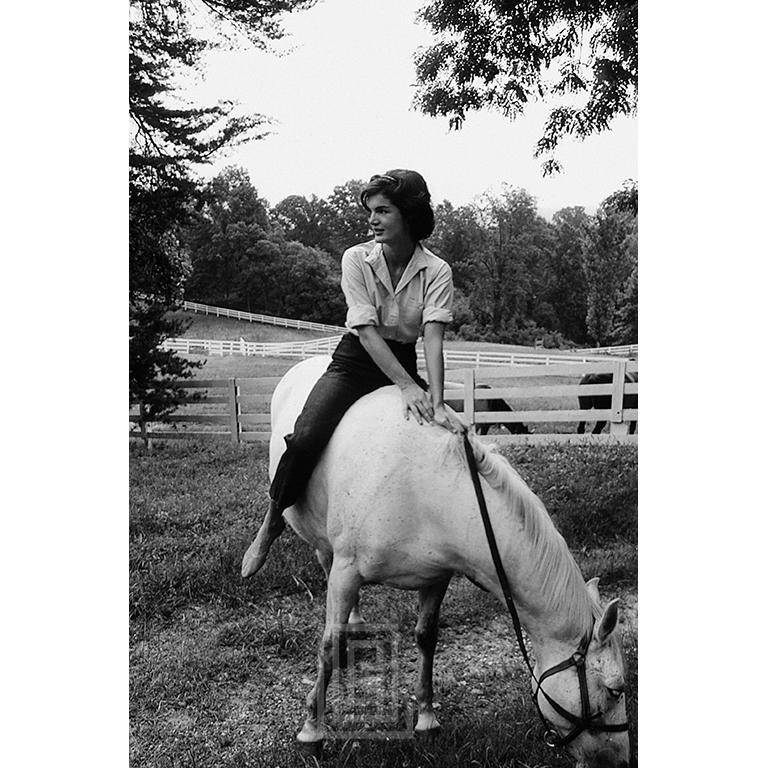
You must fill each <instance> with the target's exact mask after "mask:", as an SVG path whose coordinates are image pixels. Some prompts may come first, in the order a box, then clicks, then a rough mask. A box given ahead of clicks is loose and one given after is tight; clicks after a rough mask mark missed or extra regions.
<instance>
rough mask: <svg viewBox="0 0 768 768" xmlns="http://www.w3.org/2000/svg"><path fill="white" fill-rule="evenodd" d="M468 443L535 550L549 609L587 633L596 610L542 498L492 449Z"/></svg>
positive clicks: (536, 567) (535, 569) (482, 471)
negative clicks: (519, 522)
mask: <svg viewBox="0 0 768 768" xmlns="http://www.w3.org/2000/svg"><path fill="white" fill-rule="evenodd" d="M470 442H471V445H472V448H473V451H474V454H475V460H476V462H477V469H478V471H479V472H480V474H481V475H482V476H483V477H484V478H485V479H486V480H487V481H488V483H489V485H491V487H493V488H495V489H496V490H497V491H499V492H500V493H501V494H503V495H504V496H505V497H506V500H507V505H506V507H507V509H508V510H509V511H510V513H511V514H512V515H514V516H516V517H517V518H519V519H520V520H521V521H522V523H523V533H524V534H525V535H526V536H528V539H529V542H530V545H531V547H532V548H533V550H534V553H533V558H532V560H533V562H534V576H535V577H536V578H537V579H538V580H539V582H540V584H541V589H542V594H543V596H544V600H545V601H546V603H547V606H548V608H549V609H550V610H552V611H554V612H556V613H558V614H559V615H561V616H563V617H564V618H566V619H567V620H568V621H569V622H572V623H573V624H575V625H576V627H577V628H578V631H579V632H580V633H581V634H584V633H586V632H588V631H589V629H590V627H591V626H592V622H593V618H594V616H595V615H597V613H598V611H599V607H598V606H596V605H595V604H594V603H593V601H592V599H591V598H590V596H589V593H588V592H587V590H586V587H585V584H584V578H583V576H582V575H581V571H580V570H579V567H578V565H576V561H575V560H574V559H573V555H571V553H570V551H569V550H568V545H567V544H566V543H565V540H564V539H563V537H562V536H561V535H560V533H559V532H558V530H557V529H556V528H555V525H554V523H553V522H552V519H551V518H550V516H549V513H548V512H547V510H546V508H545V507H544V504H543V503H542V501H541V499H539V497H538V496H536V494H535V493H534V492H533V491H532V490H531V489H530V488H529V487H528V486H527V485H526V483H525V481H524V480H523V479H522V478H521V477H520V475H519V474H518V473H517V472H516V471H515V470H514V469H513V467H512V465H511V464H510V463H509V462H508V461H507V459H506V458H504V456H502V455H501V454H499V453H496V449H495V447H494V446H490V445H486V444H483V443H481V442H480V441H479V440H472V439H470Z"/></svg>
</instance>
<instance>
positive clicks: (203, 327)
mask: <svg viewBox="0 0 768 768" xmlns="http://www.w3.org/2000/svg"><path fill="white" fill-rule="evenodd" d="M173 317H179V318H182V319H184V320H187V321H189V322H190V326H189V328H188V329H187V330H186V331H185V332H184V333H183V334H182V337H184V338H188V339H217V340H224V341H230V340H231V341H237V340H239V339H240V338H241V337H242V338H243V339H245V340H246V341H252V342H259V343H269V342H280V341H310V340H311V339H321V338H326V337H328V336H331V335H333V334H330V333H325V332H323V331H300V330H297V329H295V328H281V327H280V326H275V325H262V324H261V323H249V322H246V321H244V320H235V319H234V318H229V317H216V316H215V315H202V314H198V313H196V312H174V313H173ZM445 346H446V349H457V350H466V351H471V352H476V351H484V352H534V351H537V352H541V351H542V350H534V348H533V347H526V346H523V345H520V344H492V343H490V342H487V341H463V340H461V341H459V340H451V341H446V342H445ZM545 351H546V352H547V353H549V354H569V350H557V349H554V350H545ZM571 354H572V353H571Z"/></svg>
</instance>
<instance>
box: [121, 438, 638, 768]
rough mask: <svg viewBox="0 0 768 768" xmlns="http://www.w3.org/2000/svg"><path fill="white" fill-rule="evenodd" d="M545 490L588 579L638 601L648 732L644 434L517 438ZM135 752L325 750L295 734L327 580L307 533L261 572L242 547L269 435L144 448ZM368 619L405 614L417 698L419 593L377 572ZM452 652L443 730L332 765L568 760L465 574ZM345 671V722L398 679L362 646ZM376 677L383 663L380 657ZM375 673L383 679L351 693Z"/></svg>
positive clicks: (336, 695) (333, 745)
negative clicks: (251, 571) (542, 441)
mask: <svg viewBox="0 0 768 768" xmlns="http://www.w3.org/2000/svg"><path fill="white" fill-rule="evenodd" d="M504 453H505V454H506V455H507V456H508V457H510V458H511V460H512V461H513V464H514V465H515V466H516V468H517V469H518V471H519V472H520V473H521V475H522V476H523V477H524V478H525V479H526V481H527V482H528V483H529V484H530V485H531V487H532V488H533V489H534V490H535V491H536V492H537V493H539V495H541V497H542V499H543V500H544V502H545V503H546V505H547V507H548V509H549V510H550V513H551V514H552V515H553V518H554V519H555V521H556V523H557V524H558V526H559V527H560V528H561V530H562V531H563V533H564V535H565V536H566V538H567V539H568V541H569V543H570V544H571V548H572V551H573V552H574V555H575V557H576V558H577V560H578V562H579V564H580V567H581V568H582V571H583V573H584V575H585V577H586V578H590V577H591V576H595V575H599V576H601V577H602V580H601V592H602V593H603V597H604V599H607V598H609V597H613V596H619V597H621V599H622V605H623V611H624V612H623V618H622V633H623V634H622V636H623V642H624V648H625V651H626V656H627V662H628V669H629V679H628V684H629V690H630V696H629V709H630V722H631V725H632V731H631V733H632V737H633V738H634V734H635V723H636V699H635V696H634V693H633V692H634V691H636V670H637V627H636V615H637V614H636V594H637V582H636V567H637V560H636V558H637V550H636V516H637V508H636V480H637V475H636V460H637V452H636V449H635V448H634V447H632V446H594V447H592V446H590V447H589V448H586V447H581V448H574V447H570V448H569V447H555V446H546V447H527V448H514V449H509V450H505V451H504ZM130 487H131V495H130V506H131V520H130V540H131V547H130V561H131V581H130V610H131V637H130V654H131V655H130V663H131V692H130V711H131V741H130V744H131V747H130V753H131V765H132V766H134V768H139V766H141V767H142V768H144V767H145V766H146V768H150V766H151V767H152V768H176V767H177V766H179V767H181V766H185V767H187V766H189V767H190V768H192V767H194V768H230V767H232V768H234V767H235V766H238V767H239V766H242V767H244V766H259V767H260V766H264V767H265V768H266V767H267V766H269V768H275V767H277V766H280V767H281V768H286V766H316V765H317V763H316V761H315V760H314V759H313V758H310V757H307V756H305V755H303V754H301V753H299V752H298V751H297V750H296V748H295V746H294V734H295V732H296V731H297V730H298V728H299V727H300V725H301V722H302V720H303V714H304V713H303V699H304V696H305V695H306V693H307V691H308V690H309V688H310V682H309V677H311V676H312V674H313V671H314V664H315V651H316V645H317V641H318V639H319V633H320V630H321V627H322V624H323V617H324V596H325V587H324V578H323V576H322V571H321V569H320V567H319V565H318V564H317V563H316V562H315V560H314V558H313V556H312V553H311V552H310V551H309V550H308V548H307V547H306V545H304V544H303V542H301V541H300V540H299V539H298V538H297V537H296V536H295V535H294V534H293V533H292V532H287V533H286V534H284V535H283V537H282V538H281V539H280V540H279V542H278V543H277V544H276V545H275V546H274V547H273V549H272V552H271V553H270V558H269V559H268V561H267V564H266V566H265V567H264V568H263V570H262V571H261V572H260V573H259V574H258V575H257V576H256V577H255V578H254V579H252V580H250V581H247V582H243V581H242V580H241V579H240V576H239V565H240V558H241V556H242V553H243V551H244V549H245V548H246V547H247V546H248V544H249V543H250V541H251V539H252V537H253V535H254V534H255V531H256V529H257V527H258V524H259V521H260V519H261V517H262V515H263V513H264V510H265V508H266V503H267V487H268V479H267V454H266V450H265V449H264V448H263V447H257V446H249V447H240V448H238V447H235V446H229V445H220V444H203V443H192V442H190V443H187V444H174V443H168V444H162V443H160V444H158V445H156V446H155V449H154V452H153V453H152V454H151V455H150V454H148V453H146V452H145V451H144V450H143V449H142V448H141V447H140V446H132V447H131V450H130ZM362 606H363V613H364V615H365V617H366V619H367V620H368V621H369V622H375V623H381V624H386V625H387V626H389V627H392V628H394V632H396V634H397V637H398V638H399V642H400V653H399V654H398V656H397V657H396V669H397V671H398V672H399V673H401V677H400V678H398V688H397V692H398V701H399V702H400V705H402V707H403V708H404V710H407V707H408V705H409V704H410V702H411V696H412V694H413V691H414V686H415V669H416V663H417V659H418V654H417V651H416V647H415V643H414V641H413V639H412V632H413V626H414V623H415V618H416V614H415V596H414V595H413V594H411V593H407V592H400V591H397V590H390V589H385V588H381V587H367V588H365V589H364V590H363V596H362ZM440 626H441V630H440V640H439V643H438V650H437V655H436V662H435V700H436V702H437V703H438V704H439V706H440V708H439V710H438V717H439V718H440V720H441V722H442V725H443V728H442V731H441V734H440V736H439V738H438V739H437V741H435V742H434V743H431V744H426V743H421V742H418V741H411V740H408V741H389V742H387V741H383V740H368V739H358V740H343V739H342V740H334V741H329V742H328V743H327V745H326V750H325V756H324V759H323V760H322V762H321V763H320V764H322V765H324V766H339V768H341V767H344V768H346V767H347V766H398V768H410V767H411V766H413V767H414V768H416V766H424V767H426V766H434V767H435V768H438V767H442V766H445V767H446V768H459V767H460V766H461V767H463V766H491V767H492V768H493V767H495V766H515V767H516V768H526V767H528V768H534V766H535V767H536V768H545V766H549V767H550V768H565V766H568V765H571V764H572V763H571V761H570V759H569V758H567V757H565V756H564V755H562V754H560V753H553V752H551V751H550V750H549V749H548V748H546V747H545V746H544V745H543V742H542V741H541V727H540V725H539V722H538V719H537V717H536V714H535V712H534V709H533V707H532V704H531V703H530V698H529V696H528V694H527V675H526V674H525V673H524V671H523V670H524V666H523V663H522V660H521V658H520V654H519V651H518V650H517V649H516V647H515V642H514V639H513V634H512V631H511V622H510V620H509V619H508V617H507V616H506V614H505V610H504V608H503V607H502V606H501V605H499V604H497V603H496V602H495V600H494V599H493V598H491V597H490V596H489V595H487V594H485V593H483V592H481V591H479V590H477V589H476V588H475V587H474V586H472V585H471V584H470V583H469V582H467V581H466V580H463V579H455V580H454V582H453V583H452V585H451V587H450V588H449V591H448V595H447V596H446V599H445V602H444V605H443V610H442V613H441V621H440ZM358 670H359V674H358V675H357V677H356V678H354V680H352V681H351V678H350V673H345V674H344V675H342V676H341V678H340V683H333V684H332V686H331V691H330V694H329V700H330V702H331V706H332V707H333V711H332V712H331V715H330V719H331V723H332V724H334V723H335V724H337V725H338V724H340V723H342V722H343V720H344V717H345V715H355V712H354V711H352V710H351V709H350V706H351V704H350V701H355V702H357V703H360V702H361V701H362V702H365V701H368V700H369V699H370V697H374V694H375V689H376V686H377V685H378V684H380V683H381V680H380V679H378V678H377V677H376V675H375V670H373V671H371V669H370V665H369V664H368V665H367V663H366V662H365V660H364V661H363V663H362V664H361V665H360V667H358ZM369 671H370V672H371V674H370V676H368V677H367V676H366V674H367V672H369ZM358 685H359V686H362V688H363V689H366V690H368V689H370V692H369V693H368V694H367V695H360V696H351V695H350V693H351V692H355V691H359V690H360V688H358V687H355V686H358Z"/></svg>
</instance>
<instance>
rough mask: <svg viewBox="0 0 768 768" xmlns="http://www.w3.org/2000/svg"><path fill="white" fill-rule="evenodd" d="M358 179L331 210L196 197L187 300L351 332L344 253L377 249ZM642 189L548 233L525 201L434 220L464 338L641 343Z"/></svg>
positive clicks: (188, 244) (506, 199)
mask: <svg viewBox="0 0 768 768" xmlns="http://www.w3.org/2000/svg"><path fill="white" fill-rule="evenodd" d="M362 186H363V182H362V181H361V180H350V181H347V182H345V183H344V184H341V185H339V186H337V187H336V188H335V189H334V190H333V192H332V193H331V194H330V195H329V196H328V197H326V198H318V197H316V196H314V195H312V196H311V197H309V198H306V197H303V196H300V195H291V196H289V197H287V198H285V199H284V200H281V201H280V202H279V203H277V204H276V205H275V206H274V207H270V206H269V204H268V203H267V201H266V200H263V199H262V198H259V196H258V193H257V191H256V189H255V188H254V186H253V184H252V183H251V180H250V178H249V177H248V174H247V172H246V171H245V170H243V169H240V168H234V167H233V168H227V169H225V170H224V171H222V172H221V173H220V174H219V175H218V176H217V177H216V178H215V179H213V180H212V181H210V182H209V183H208V184H206V185H205V186H204V187H203V188H202V190H201V191H200V193H199V195H198V198H197V201H196V204H195V207H194V212H193V214H192V216H191V219H190V223H188V224H187V225H186V226H185V227H184V229H183V230H182V242H183V245H184V250H185V251H186V253H187V254H188V258H189V264H188V270H189V274H188V276H187V279H186V290H185V293H186V296H187V298H189V299H192V300H195V301H201V302H204V303H209V304H215V305H220V306H226V307H231V308H235V309H243V310H246V311H249V312H258V313H263V314H272V315H280V316H285V317H293V318H296V319H302V320H312V321H316V322H325V323H331V324H335V325H343V323H344V317H345V313H346V307H345V304H344V298H343V295H342V293H341V289H340V287H339V278H340V269H339V264H340V260H341V254H342V253H343V252H344V250H345V249H346V248H348V247H349V246H351V245H354V244H355V243H359V242H363V241H365V240H368V239H370V235H369V230H368V223H367V218H366V213H365V211H364V210H363V209H362V208H361V206H360V204H359V192H360V190H361V188H362ZM637 210H638V193H637V185H636V184H635V183H634V182H626V183H625V184H624V186H623V187H622V188H621V189H620V190H618V191H617V192H615V193H614V194H612V195H610V196H609V197H608V198H607V199H606V200H604V201H603V203H602V204H601V205H600V207H599V208H598V210H597V212H596V213H595V214H594V215H589V214H587V213H586V212H585V210H584V209H583V208H582V207H573V208H564V209H562V210H560V211H558V212H557V213H555V215H554V217H553V219H552V221H551V222H548V221H547V220H545V219H544V218H543V217H541V216H539V214H538V212H537V207H536V200H535V198H534V197H532V196H531V195H530V194H529V193H528V192H526V191H525V190H523V189H513V188H511V187H507V188H505V190H504V192H503V193H502V194H500V195H490V194H488V195H485V196H483V197H482V198H481V199H480V200H479V202H477V203H472V204H469V205H464V206H459V207H455V206H453V205H452V204H451V203H450V202H448V201H443V202H442V203H439V204H438V205H436V207H435V218H436V228H435V232H434V233H433V235H432V236H431V237H430V238H429V240H428V241H427V242H426V243H425V244H426V245H427V247H429V248H430V249H431V250H432V251H434V252H435V253H437V254H438V255H439V256H441V257H442V258H444V259H445V260H446V261H448V262H449V263H450V264H451V266H452V268H453V274H454V282H455V286H456V300H455V306H454V316H455V319H454V323H453V325H452V327H451V329H450V334H451V335H454V336H455V337H459V338H465V339H475V340H486V341H497V342H504V343H517V344H532V343H533V342H534V340H536V339H543V340H544V344H545V346H548V347H567V346H572V345H591V344H594V345H605V344H626V343H634V342H636V341H637Z"/></svg>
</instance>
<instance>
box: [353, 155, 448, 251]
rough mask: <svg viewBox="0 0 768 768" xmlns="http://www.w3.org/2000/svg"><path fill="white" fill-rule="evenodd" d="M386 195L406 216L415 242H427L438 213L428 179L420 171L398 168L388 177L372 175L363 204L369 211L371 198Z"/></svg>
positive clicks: (362, 198) (363, 196) (363, 193)
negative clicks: (433, 206) (433, 208)
mask: <svg viewBox="0 0 768 768" xmlns="http://www.w3.org/2000/svg"><path fill="white" fill-rule="evenodd" d="M372 195H384V197H386V198H387V200H389V201H390V202H391V203H392V204H393V205H394V206H396V207H397V209H398V210H399V211H400V213H402V214H403V219H404V220H405V223H406V225H407V226H408V231H409V232H410V233H411V236H412V237H413V239H414V240H424V239H425V238H427V237H429V236H430V235H431V234H432V230H434V228H435V213H434V211H433V210H432V205H431V203H430V200H431V197H430V194H429V190H428V189H427V182H426V181H424V177H423V176H422V175H421V174H420V173H417V172H416V171H408V170H405V169H403V168H395V169H394V170H392V171H387V172H386V173H384V174H381V175H376V176H371V180H370V181H369V182H368V184H367V185H366V186H365V188H364V189H363V191H362V192H361V193H360V202H361V203H362V204H363V207H364V208H365V210H366V211H369V210H370V208H368V198H369V197H371V196H372Z"/></svg>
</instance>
